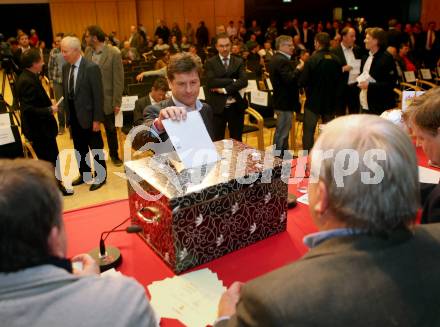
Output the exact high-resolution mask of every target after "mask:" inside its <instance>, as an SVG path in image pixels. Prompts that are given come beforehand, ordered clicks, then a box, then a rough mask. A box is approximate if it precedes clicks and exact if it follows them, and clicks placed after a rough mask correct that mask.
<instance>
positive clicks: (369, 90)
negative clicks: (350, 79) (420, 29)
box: [358, 27, 397, 115]
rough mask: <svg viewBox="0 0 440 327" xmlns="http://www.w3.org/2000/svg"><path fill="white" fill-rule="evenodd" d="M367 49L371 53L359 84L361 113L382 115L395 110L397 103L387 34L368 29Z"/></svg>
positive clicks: (393, 66) (373, 28) (394, 76)
mask: <svg viewBox="0 0 440 327" xmlns="http://www.w3.org/2000/svg"><path fill="white" fill-rule="evenodd" d="M365 47H366V49H367V50H368V51H370V53H369V56H368V57H367V58H366V59H365V58H364V60H363V65H362V69H361V71H362V75H361V76H363V78H362V80H361V81H360V82H359V84H358V85H359V88H360V89H361V93H360V96H359V99H360V105H361V112H362V113H371V114H376V115H380V114H381V113H382V112H384V111H385V110H388V109H391V108H394V106H395V104H396V101H395V98H394V91H393V89H394V88H395V87H396V85H397V71H396V65H395V63H394V59H393V57H392V55H391V54H389V53H388V51H386V32H385V31H384V30H383V29H381V28H379V27H372V28H367V30H366V36H365Z"/></svg>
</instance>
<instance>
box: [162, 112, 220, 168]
mask: <svg viewBox="0 0 440 327" xmlns="http://www.w3.org/2000/svg"><path fill="white" fill-rule="evenodd" d="M162 123H163V126H164V128H165V131H166V132H167V134H168V136H169V138H170V140H171V143H172V144H173V146H174V149H175V150H176V153H177V155H178V157H179V159H180V160H181V161H182V163H183V165H184V167H185V168H186V169H188V168H194V167H198V166H202V165H206V164H210V163H214V162H217V161H218V160H219V155H218V153H217V150H216V148H215V145H214V143H213V142H212V140H211V137H210V136H209V134H208V131H207V130H206V126H205V123H204V122H203V119H202V116H201V115H200V112H198V111H189V112H188V113H187V115H186V120H182V121H174V120H171V119H164V120H163V121H162Z"/></svg>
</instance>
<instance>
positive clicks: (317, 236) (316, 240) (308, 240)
mask: <svg viewBox="0 0 440 327" xmlns="http://www.w3.org/2000/svg"><path fill="white" fill-rule="evenodd" d="M364 233H365V232H364V231H363V230H360V229H354V228H336V229H331V230H326V231H322V232H316V233H312V234H309V235H306V236H304V238H303V243H304V244H305V245H306V246H307V247H308V248H309V249H313V248H314V247H316V246H318V245H320V244H321V243H322V242H324V241H327V240H328V239H331V238H335V237H341V236H352V235H359V234H364Z"/></svg>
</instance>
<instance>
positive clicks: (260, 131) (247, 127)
mask: <svg viewBox="0 0 440 327" xmlns="http://www.w3.org/2000/svg"><path fill="white" fill-rule="evenodd" d="M250 117H252V118H253V119H250ZM250 133H256V134H257V143H258V149H259V150H264V119H263V117H262V116H261V115H260V114H259V113H258V111H256V110H254V109H252V108H251V107H248V108H247V109H246V111H245V118H244V128H243V134H244V135H245V136H246V137H247V134H250Z"/></svg>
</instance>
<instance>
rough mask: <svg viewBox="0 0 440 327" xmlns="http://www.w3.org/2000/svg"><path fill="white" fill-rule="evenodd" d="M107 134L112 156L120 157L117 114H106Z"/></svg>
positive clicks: (114, 157)
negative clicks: (116, 122) (116, 125)
mask: <svg viewBox="0 0 440 327" xmlns="http://www.w3.org/2000/svg"><path fill="white" fill-rule="evenodd" d="M104 127H105V134H106V135H107V144H108V149H109V152H110V157H111V158H113V159H117V158H119V155H118V134H117V132H116V127H115V114H114V113H112V114H110V115H105V116H104Z"/></svg>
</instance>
